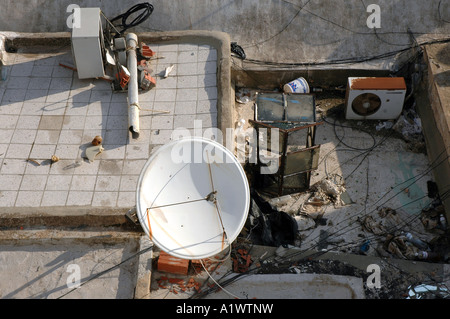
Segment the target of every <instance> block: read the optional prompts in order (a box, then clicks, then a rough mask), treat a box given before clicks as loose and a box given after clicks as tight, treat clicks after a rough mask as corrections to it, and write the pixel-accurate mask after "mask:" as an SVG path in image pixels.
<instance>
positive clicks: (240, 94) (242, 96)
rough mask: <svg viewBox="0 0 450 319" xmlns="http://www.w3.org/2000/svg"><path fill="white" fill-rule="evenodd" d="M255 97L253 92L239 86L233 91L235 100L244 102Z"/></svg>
mask: <svg viewBox="0 0 450 319" xmlns="http://www.w3.org/2000/svg"><path fill="white" fill-rule="evenodd" d="M255 98H256V94H255V92H253V91H252V90H249V89H246V88H240V89H238V90H237V91H236V93H235V99H236V102H238V103H240V104H245V103H248V102H251V101H254V100H255Z"/></svg>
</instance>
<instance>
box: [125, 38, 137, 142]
mask: <svg viewBox="0 0 450 319" xmlns="http://www.w3.org/2000/svg"><path fill="white" fill-rule="evenodd" d="M126 40H127V53H128V56H127V67H128V71H129V72H130V80H129V82H128V128H129V130H130V132H131V135H132V137H133V138H138V137H139V94H138V70H137V58H136V47H137V44H138V38H137V36H136V34H134V33H129V34H127V36H126Z"/></svg>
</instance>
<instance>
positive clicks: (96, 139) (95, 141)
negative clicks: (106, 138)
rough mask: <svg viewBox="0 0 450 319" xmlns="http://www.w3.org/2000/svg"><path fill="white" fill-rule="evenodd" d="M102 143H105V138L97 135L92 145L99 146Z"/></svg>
mask: <svg viewBox="0 0 450 319" xmlns="http://www.w3.org/2000/svg"><path fill="white" fill-rule="evenodd" d="M102 142H103V138H102V137H101V136H100V135H97V136H96V137H94V139H93V140H92V142H91V144H92V145H95V146H97V145H100V144H102Z"/></svg>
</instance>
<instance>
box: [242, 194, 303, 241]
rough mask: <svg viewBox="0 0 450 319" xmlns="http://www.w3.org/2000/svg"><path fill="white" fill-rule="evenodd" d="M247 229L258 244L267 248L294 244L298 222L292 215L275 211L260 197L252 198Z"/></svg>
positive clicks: (254, 196)
mask: <svg viewBox="0 0 450 319" xmlns="http://www.w3.org/2000/svg"><path fill="white" fill-rule="evenodd" d="M248 223H249V225H248V226H247V228H249V229H252V233H251V235H253V236H254V237H255V238H253V239H254V241H255V242H256V243H260V244H262V245H266V246H275V247H277V246H280V245H288V244H289V245H292V244H294V242H295V240H296V237H297V233H298V225H297V221H296V220H295V219H294V217H292V216H291V215H290V214H288V213H285V212H282V211H277V210H274V209H273V208H272V207H271V206H270V204H269V203H268V202H266V201H264V200H263V199H262V198H261V197H259V195H257V194H254V195H253V196H252V200H251V205H250V211H249V218H248Z"/></svg>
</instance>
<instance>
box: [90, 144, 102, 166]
mask: <svg viewBox="0 0 450 319" xmlns="http://www.w3.org/2000/svg"><path fill="white" fill-rule="evenodd" d="M104 150H105V149H104V148H103V147H102V146H101V145H96V146H91V147H88V148H87V149H86V157H87V158H88V160H89V161H90V162H93V161H94V159H95V157H96V156H97V155H98V154H100V153H102V152H103V151H104Z"/></svg>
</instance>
